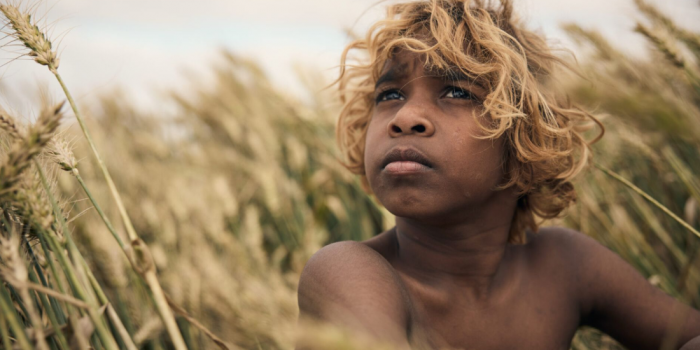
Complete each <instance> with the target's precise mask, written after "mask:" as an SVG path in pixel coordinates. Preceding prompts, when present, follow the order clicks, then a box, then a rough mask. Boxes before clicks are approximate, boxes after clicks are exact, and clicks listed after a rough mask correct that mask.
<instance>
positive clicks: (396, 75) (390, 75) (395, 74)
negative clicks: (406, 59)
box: [374, 63, 408, 89]
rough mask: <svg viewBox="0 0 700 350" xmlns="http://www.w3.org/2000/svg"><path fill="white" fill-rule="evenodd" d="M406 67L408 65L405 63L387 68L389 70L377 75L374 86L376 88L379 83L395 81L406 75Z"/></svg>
mask: <svg viewBox="0 0 700 350" xmlns="http://www.w3.org/2000/svg"><path fill="white" fill-rule="evenodd" d="M407 68H408V65H407V64H405V63H402V64H399V65H395V66H393V67H391V68H389V70H388V71H387V72H386V73H384V74H382V75H381V76H380V77H379V79H377V83H376V84H374V88H375V89H376V88H377V87H379V85H381V84H383V83H386V82H387V81H395V80H399V79H401V78H403V77H405V76H406V75H408V69H407Z"/></svg>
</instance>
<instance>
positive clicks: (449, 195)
mask: <svg viewBox="0 0 700 350" xmlns="http://www.w3.org/2000/svg"><path fill="white" fill-rule="evenodd" d="M354 51H362V52H364V53H366V54H367V56H366V57H364V61H363V60H362V59H358V60H359V61H360V63H359V64H354V63H353V64H352V65H351V64H349V63H348V62H347V61H348V60H349V53H351V52H354ZM560 65H563V62H562V61H561V60H560V59H558V58H557V57H555V56H554V55H552V53H551V50H550V49H549V47H548V46H547V44H546V43H545V41H544V39H543V38H541V37H540V36H538V35H537V34H535V33H533V32H531V31H528V30H526V29H524V28H523V27H522V26H521V25H520V24H518V23H517V22H516V21H515V19H514V18H513V13H512V4H511V2H510V1H509V0H503V1H501V2H500V4H498V6H496V4H493V3H491V2H486V1H480V0H473V1H469V0H423V1H412V2H408V3H403V4H397V5H391V6H390V7H389V8H388V12H387V17H386V18H385V19H384V20H382V21H380V22H378V23H377V24H375V25H374V26H373V27H372V28H371V29H370V31H369V33H368V34H367V36H366V37H365V38H364V39H359V40H356V41H354V42H353V43H351V44H350V45H348V47H347V48H346V50H345V52H344V53H343V57H342V61H341V75H340V78H339V87H340V92H341V98H342V101H343V103H344V108H343V110H342V112H341V115H340V119H339V122H338V127H337V130H336V131H337V137H338V142H339V145H340V147H341V150H342V151H343V152H344V155H345V157H346V162H345V165H346V167H347V168H348V169H350V170H351V171H353V172H354V173H356V174H358V175H360V176H361V178H362V182H363V184H364V185H365V189H366V190H367V191H372V192H374V194H375V195H376V196H377V198H378V199H379V201H380V202H382V204H383V205H384V206H386V207H387V209H388V210H389V211H391V212H392V213H394V214H396V215H397V216H402V217H410V218H415V219H419V220H431V219H437V218H446V217H450V214H451V213H452V212H454V213H455V215H459V214H458V213H459V211H464V210H469V209H470V208H471V209H476V208H479V207H480V206H482V205H486V203H487V202H489V201H494V200H502V199H503V198H512V201H516V202H517V206H516V210H515V214H514V217H513V219H512V222H511V228H510V237H509V240H510V241H511V242H513V243H522V242H524V240H525V235H524V232H525V229H527V228H530V229H531V230H532V231H536V230H537V223H536V221H535V215H537V216H539V217H542V218H552V217H555V216H557V215H559V214H560V213H561V212H562V211H563V210H564V209H565V208H566V207H567V206H568V205H569V204H570V203H571V202H572V201H573V200H574V199H575V192H574V188H573V186H572V185H571V182H570V181H571V179H572V178H573V177H574V176H575V175H576V174H577V173H578V172H580V171H581V169H583V167H584V166H585V165H586V162H587V159H588V157H589V153H588V148H587V143H586V140H584V138H583V136H582V135H581V133H582V132H583V131H584V130H585V129H587V128H589V127H590V123H588V122H590V121H595V122H597V120H596V119H595V118H594V117H593V116H592V115H590V114H589V113H587V112H585V111H583V110H581V109H579V108H576V107H572V106H570V105H569V104H568V102H566V100H565V99H562V98H559V97H557V96H554V95H553V94H551V93H549V92H547V91H545V86H544V85H545V83H546V82H547V78H548V77H549V76H550V74H551V73H552V72H553V71H554V69H555V68H557V66H560ZM392 152H393V153H394V154H393V155H394V156H396V155H398V154H401V155H402V156H403V158H405V157H406V156H411V155H413V156H416V155H418V158H421V157H422V158H427V159H423V161H422V162H423V163H428V165H429V167H427V168H416V169H413V170H410V169H409V170H406V169H402V168H400V167H399V165H401V164H395V165H394V166H393V169H386V168H385V166H386V162H387V159H389V158H387V155H391V154H392ZM399 158H401V157H399ZM396 159H398V158H396ZM419 162H421V161H419ZM408 165H410V164H403V165H402V166H408ZM397 171H398V172H397ZM504 194H508V195H511V197H508V195H505V197H504ZM495 198H499V199H495ZM510 207H512V206H510ZM509 215H510V214H509V213H503V216H504V217H509ZM440 220H442V219H440Z"/></svg>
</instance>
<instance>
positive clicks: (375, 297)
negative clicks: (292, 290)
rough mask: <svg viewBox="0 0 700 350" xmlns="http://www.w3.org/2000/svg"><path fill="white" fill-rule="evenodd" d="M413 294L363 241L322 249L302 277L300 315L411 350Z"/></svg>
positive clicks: (309, 263) (305, 269)
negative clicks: (410, 299) (409, 301)
mask: <svg viewBox="0 0 700 350" xmlns="http://www.w3.org/2000/svg"><path fill="white" fill-rule="evenodd" d="M408 305H409V304H408V294H407V293H405V292H404V288H402V287H401V282H400V279H399V277H398V275H397V274H396V272H395V271H394V270H393V269H392V267H391V265H390V264H389V263H388V262H387V261H386V259H384V258H383V257H382V256H381V255H379V253H377V252H376V251H374V250H372V249H371V248H369V247H367V246H366V245H364V244H362V243H359V242H351V241H346V242H337V243H333V244H330V245H328V246H326V247H323V248H322V249H321V250H319V251H318V252H317V253H316V254H314V255H313V256H312V257H311V259H310V260H309V261H308V262H307V264H306V266H305V267H304V271H303V272H302V274H301V278H300V280H299V310H300V317H302V318H303V317H312V318H315V319H320V320H322V321H328V322H330V323H333V324H336V325H339V326H342V327H347V328H349V329H350V330H352V331H359V332H362V333H365V334H367V335H369V336H371V337H372V338H374V339H376V340H378V341H381V342H388V343H391V344H395V345H397V349H410V346H409V343H408V339H407V329H408V328H407V327H408V321H409V311H408V310H409V308H408Z"/></svg>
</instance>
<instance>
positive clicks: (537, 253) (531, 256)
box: [524, 227, 612, 279]
mask: <svg viewBox="0 0 700 350" xmlns="http://www.w3.org/2000/svg"><path fill="white" fill-rule="evenodd" d="M524 248H525V250H526V251H527V253H528V254H527V255H528V260H529V261H530V262H531V263H532V264H533V266H534V267H536V268H539V269H547V270H551V269H555V270H556V271H558V272H559V273H561V274H568V275H569V276H570V277H571V278H572V279H579V277H580V276H579V275H578V274H579V273H581V272H582V268H584V265H585V264H582V263H584V262H586V261H590V260H591V259H592V258H593V257H595V256H598V255H600V254H605V253H606V252H607V253H610V254H612V252H611V251H610V250H608V249H607V248H606V247H605V246H603V245H601V244H600V243H598V242H597V241H596V240H594V239H593V238H591V237H589V236H587V235H585V234H583V233H581V232H579V231H576V230H572V229H569V228H564V227H543V228H540V230H539V232H538V233H536V234H530V235H528V243H527V244H526V246H525V247H524ZM550 272H552V271H550Z"/></svg>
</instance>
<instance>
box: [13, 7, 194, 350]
mask: <svg viewBox="0 0 700 350" xmlns="http://www.w3.org/2000/svg"><path fill="white" fill-rule="evenodd" d="M0 11H2V12H3V14H4V15H5V16H6V17H7V20H8V21H9V24H10V25H11V27H12V29H13V30H14V32H13V33H12V34H13V36H14V37H15V38H16V39H17V40H19V41H21V42H23V43H24V45H25V46H26V47H28V48H29V49H30V53H29V55H30V56H34V57H36V58H35V60H36V61H37V63H39V64H42V65H45V66H48V68H49V70H50V71H51V73H53V75H54V76H55V77H56V80H58V82H59V84H60V85H61V88H62V89H63V92H64V93H65V95H66V98H67V99H68V102H69V103H70V105H71V107H72V109H73V113H74V114H75V118H76V119H77V120H78V124H79V125H80V128H81V130H82V131H83V134H84V135H85V139H86V140H87V141H88V144H89V145H90V148H91V150H92V153H93V155H94V156H95V158H96V159H97V163H98V165H99V166H100V169H101V170H102V174H103V175H104V178H105V181H106V182H107V186H108V187H109V190H110V192H111V193H112V197H113V198H114V201H115V202H116V204H117V208H118V210H119V213H120V216H121V218H122V221H123V223H124V227H125V228H126V231H127V235H128V237H129V241H130V246H128V247H123V248H125V249H124V251H125V253H126V254H127V256H128V257H129V261H130V262H131V263H132V266H133V267H134V269H135V270H136V271H138V272H139V273H140V274H141V275H142V277H143V279H144V281H145V282H146V285H147V286H148V287H149V289H150V290H151V292H152V294H153V300H154V303H155V305H156V309H157V310H158V313H159V315H160V316H161V318H162V320H163V323H164V324H165V327H166V329H167V331H168V334H169V335H170V338H171V339H172V341H173V344H174V346H175V349H177V350H185V349H187V346H186V345H185V341H184V339H183V338H182V334H180V331H179V329H178V326H177V323H176V322H175V317H174V316H173V313H172V311H171V310H170V307H169V306H168V303H167V301H166V299H165V294H164V293H163V290H162V288H161V286H160V283H159V282H158V278H157V276H156V270H155V266H153V265H152V264H150V265H148V264H147V265H140V264H141V263H144V262H147V261H148V260H147V259H140V258H142V257H146V256H150V253H149V252H148V246H147V245H146V244H145V243H144V242H143V241H142V240H141V239H140V238H139V236H138V234H137V233H136V230H135V229H134V226H133V224H132V223H131V219H130V218H129V215H128V214H127V212H126V208H125V206H124V203H123V202H122V199H121V196H120V195H119V192H118V191H117V188H116V185H115V184H114V181H113V180H112V176H111V175H110V173H109V171H108V170H107V167H106V165H105V164H104V162H103V161H102V157H100V154H99V152H98V151H97V147H96V146H95V143H94V142H93V141H92V137H91V136H90V132H89V131H88V129H87V126H86V125H85V122H84V120H83V118H82V115H81V113H80V110H79V109H78V106H77V104H76V103H75V100H74V99H73V96H72V94H71V93H70V91H69V90H68V87H67V86H66V84H65V83H64V82H63V79H62V78H61V75H60V74H59V73H58V63H59V60H58V58H57V57H56V54H55V52H54V51H52V49H51V42H50V41H49V40H48V39H46V36H45V35H44V33H42V32H41V31H40V30H39V28H38V27H37V26H36V25H35V24H32V23H31V15H29V14H25V13H22V12H21V11H20V10H19V8H18V7H16V6H12V5H0ZM0 174H1V173H0ZM0 185H1V184H0ZM1 189H2V187H0V191H1ZM0 193H1V192H0Z"/></svg>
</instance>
